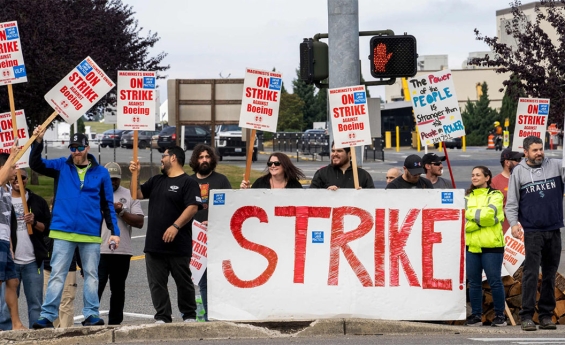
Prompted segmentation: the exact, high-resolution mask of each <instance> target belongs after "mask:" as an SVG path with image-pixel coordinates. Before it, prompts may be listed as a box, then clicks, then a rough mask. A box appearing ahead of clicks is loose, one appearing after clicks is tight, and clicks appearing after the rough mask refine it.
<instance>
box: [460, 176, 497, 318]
mask: <svg viewBox="0 0 565 345" xmlns="http://www.w3.org/2000/svg"><path fill="white" fill-rule="evenodd" d="M491 180H492V173H491V171H490V170H489V169H488V168H487V167H485V166H476V167H474V168H473V172H472V173H471V186H470V187H469V189H468V190H467V195H466V196H465V199H466V200H465V205H466V206H465V219H466V223H465V243H466V245H467V253H466V254H467V258H466V264H467V280H468V282H469V299H470V301H471V315H470V316H469V317H468V318H467V322H466V323H465V324H466V325H467V326H482V325H483V322H482V314H483V309H482V308H483V281H482V280H483V279H482V272H483V270H484V271H485V274H486V276H487V280H488V283H489V285H490V289H491V293H492V299H493V302H494V315H495V316H494V320H493V321H492V326H506V317H505V316H504V303H505V295H504V286H503V285H502V277H501V274H500V271H501V267H502V259H503V256H504V234H503V233H502V221H503V220H504V210H503V208H502V200H503V198H504V197H503V196H502V192H500V191H499V190H496V189H492V188H491V187H490V184H491Z"/></svg>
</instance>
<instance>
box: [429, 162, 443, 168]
mask: <svg viewBox="0 0 565 345" xmlns="http://www.w3.org/2000/svg"><path fill="white" fill-rule="evenodd" d="M430 164H432V165H435V166H436V167H438V166H440V165H441V164H442V163H441V162H432V163H430Z"/></svg>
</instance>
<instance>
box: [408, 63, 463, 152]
mask: <svg viewBox="0 0 565 345" xmlns="http://www.w3.org/2000/svg"><path fill="white" fill-rule="evenodd" d="M408 88H409V90H410V96H411V98H412V108H413V109H414V117H415V118H416V125H417V126H418V134H419V135H420V140H421V142H422V143H423V144H424V145H426V146H427V145H431V144H436V143H439V142H441V141H445V140H447V139H450V138H459V137H462V136H464V135H465V127H464V125H463V120H462V119H461V112H460V111H459V102H458V100H457V95H456V94H455V84H454V83H453V77H452V75H451V71H450V70H448V69H446V70H441V71H438V72H434V73H429V74H428V75H427V76H418V77H415V78H412V79H410V80H409V81H408Z"/></svg>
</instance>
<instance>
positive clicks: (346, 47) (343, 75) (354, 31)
mask: <svg viewBox="0 0 565 345" xmlns="http://www.w3.org/2000/svg"><path fill="white" fill-rule="evenodd" d="M328 53H329V62H330V63H329V72H330V77H329V79H330V88H336V87H344V86H354V85H359V83H360V82H361V81H360V75H361V71H360V68H361V66H360V64H359V1H358V0H328ZM329 116H331V115H328V117H329ZM328 132H329V133H330V143H329V144H330V145H331V142H332V141H333V134H332V123H331V119H328ZM330 149H331V146H330ZM361 151H362V150H361V146H356V147H355V153H356V156H357V157H356V158H357V160H356V162H357V166H358V167H361V166H362V165H363V156H362V153H361Z"/></svg>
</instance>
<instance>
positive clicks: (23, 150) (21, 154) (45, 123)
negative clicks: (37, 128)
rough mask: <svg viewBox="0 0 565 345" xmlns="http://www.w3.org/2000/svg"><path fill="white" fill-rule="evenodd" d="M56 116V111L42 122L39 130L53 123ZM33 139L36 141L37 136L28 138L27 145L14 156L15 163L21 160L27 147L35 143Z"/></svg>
mask: <svg viewBox="0 0 565 345" xmlns="http://www.w3.org/2000/svg"><path fill="white" fill-rule="evenodd" d="M57 115H59V113H58V112H57V111H54V112H53V114H51V116H49V117H48V118H47V120H45V122H43V124H42V125H41V128H46V127H47V126H49V124H50V123H51V122H53V120H55V118H56V117H57ZM35 139H37V135H32V136H31V138H29V140H28V141H27V143H26V144H25V145H24V146H23V147H22V149H21V151H20V153H18V154H17V155H16V161H18V160H19V159H20V158H22V156H23V155H24V153H25V152H26V151H27V149H29V147H30V146H31V145H32V144H33V143H34V142H35Z"/></svg>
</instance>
